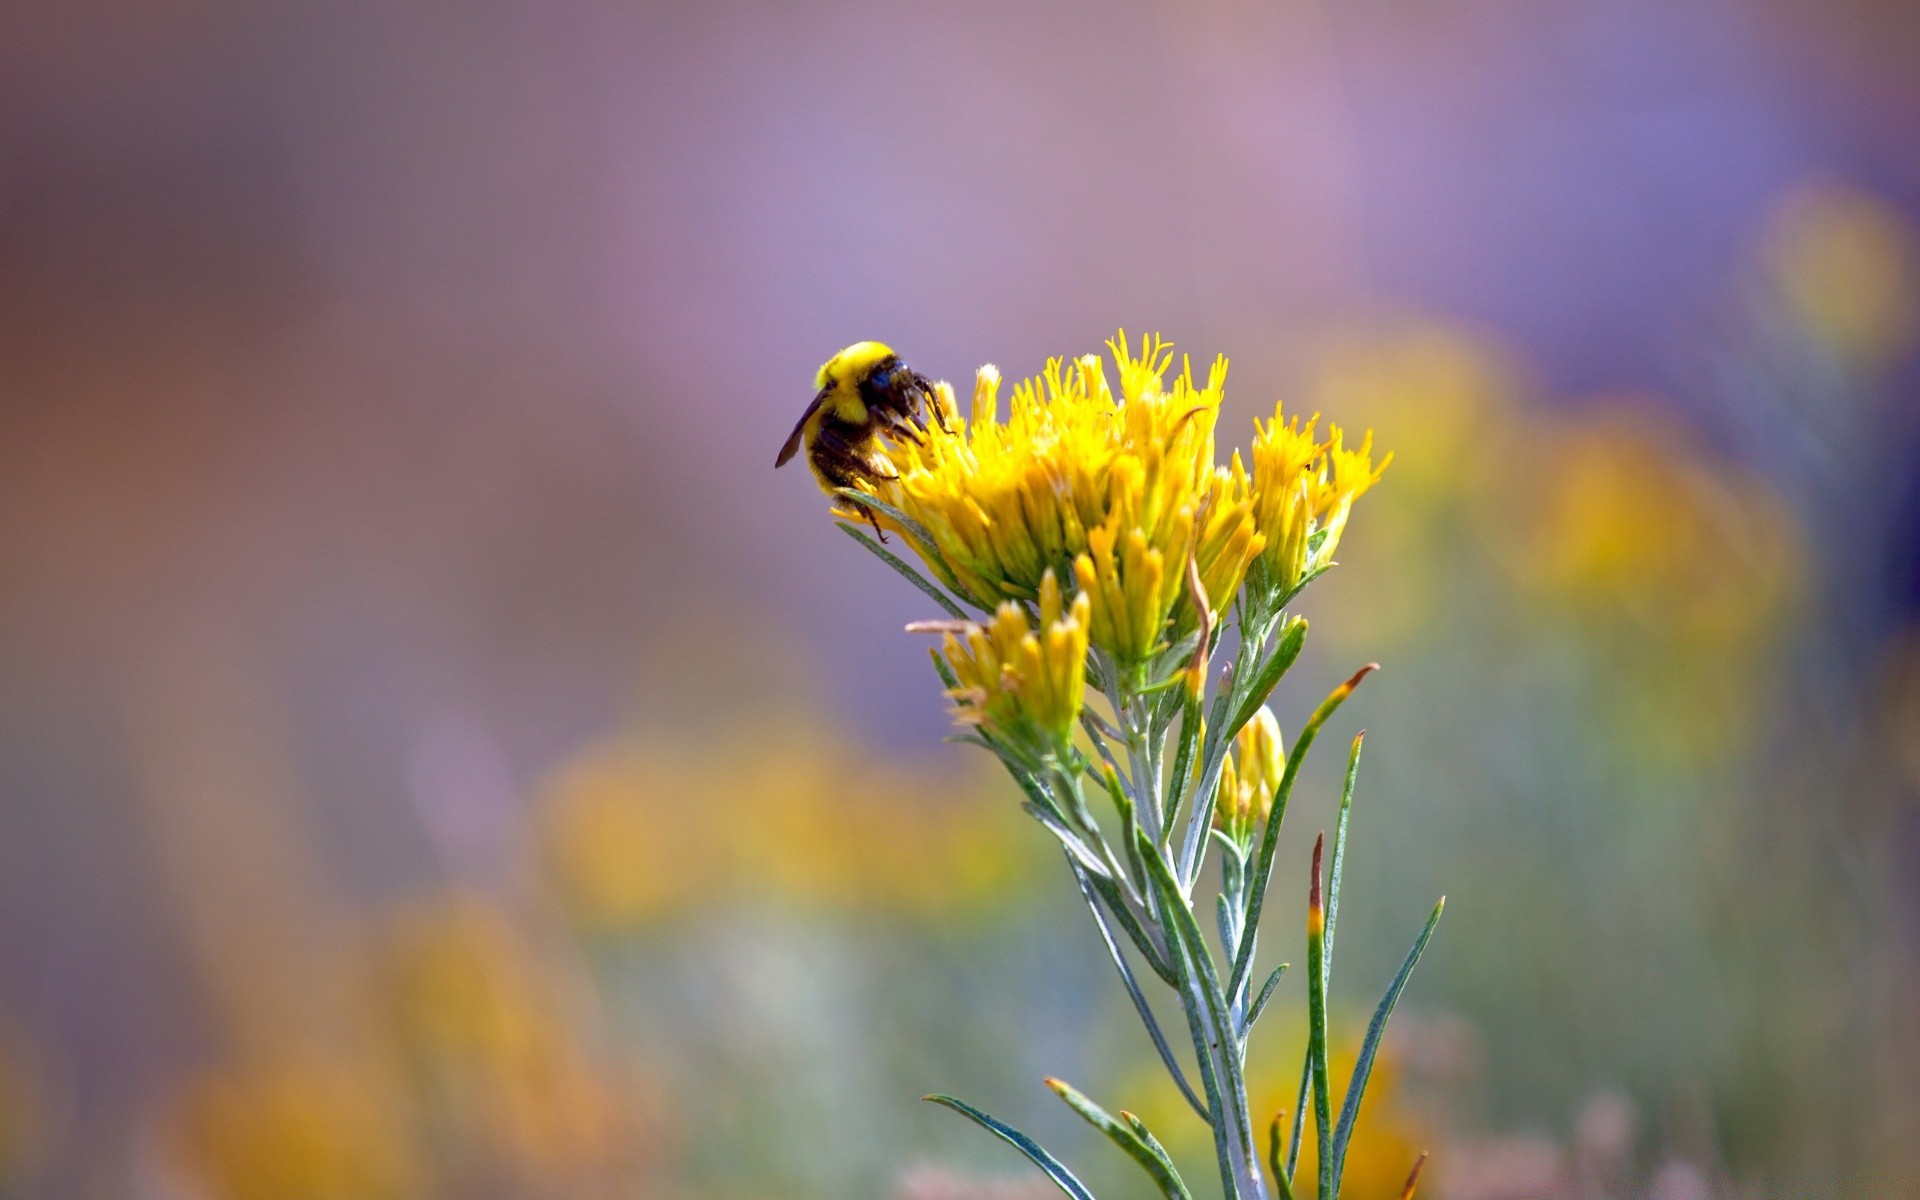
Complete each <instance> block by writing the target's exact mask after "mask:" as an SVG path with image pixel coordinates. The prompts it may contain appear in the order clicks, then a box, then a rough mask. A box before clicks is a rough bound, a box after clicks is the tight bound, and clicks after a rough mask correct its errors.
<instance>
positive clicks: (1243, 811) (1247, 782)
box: [1214, 704, 1287, 839]
mask: <svg viewBox="0 0 1920 1200" xmlns="http://www.w3.org/2000/svg"><path fill="white" fill-rule="evenodd" d="M1286 765H1287V754H1286V749H1285V747H1284V746H1283V745H1282V744H1281V739H1280V723H1279V722H1278V721H1276V720H1274V717H1273V711H1272V710H1271V709H1269V708H1267V707H1266V706H1265V705H1264V704H1263V705H1261V706H1260V711H1259V712H1256V713H1255V714H1253V719H1252V720H1250V721H1248V722H1247V723H1246V724H1245V725H1243V726H1241V728H1240V732H1239V734H1238V735H1237V736H1236V737H1235V738H1234V740H1233V753H1232V754H1231V755H1229V756H1228V758H1227V761H1226V762H1225V763H1223V764H1222V765H1221V769H1220V791H1219V793H1218V794H1217V795H1216V797H1215V798H1214V823H1215V824H1217V825H1218V826H1219V827H1220V828H1221V829H1222V830H1223V831H1225V832H1226V833H1227V835H1228V836H1229V837H1233V838H1236V839H1237V838H1242V837H1245V836H1246V835H1247V834H1249V833H1251V832H1252V831H1253V830H1254V829H1256V828H1258V827H1259V826H1260V825H1261V824H1263V823H1264V822H1265V821H1266V819H1267V816H1268V814H1269V813H1270V812H1272V810H1273V794H1274V791H1275V789H1277V788H1278V787H1279V786H1280V776H1281V775H1282V774H1283V773H1284V772H1285V770H1286Z"/></svg>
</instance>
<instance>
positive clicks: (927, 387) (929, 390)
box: [913, 371, 953, 433]
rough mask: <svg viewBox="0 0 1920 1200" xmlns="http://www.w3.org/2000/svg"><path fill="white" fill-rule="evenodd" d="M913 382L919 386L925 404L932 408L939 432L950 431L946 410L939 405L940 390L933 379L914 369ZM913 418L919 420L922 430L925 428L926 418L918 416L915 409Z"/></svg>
mask: <svg viewBox="0 0 1920 1200" xmlns="http://www.w3.org/2000/svg"><path fill="white" fill-rule="evenodd" d="M913 382H914V383H915V384H916V385H918V386H919V388H920V392H921V395H922V396H923V397H924V399H925V400H926V406H927V407H928V408H931V409H932V410H933V419H934V421H935V422H937V423H938V424H939V426H940V432H941V433H952V432H953V430H951V429H949V428H947V410H946V409H944V408H941V407H940V390H939V389H938V388H936V387H934V386H933V380H931V379H928V378H927V377H926V376H925V375H922V374H920V373H919V372H917V371H916V372H915V373H914V376H913ZM914 419H915V420H916V421H918V422H919V424H920V428H921V429H922V430H925V429H926V427H927V419H926V418H925V417H923V416H920V415H919V412H918V410H917V409H916V410H915V414H914Z"/></svg>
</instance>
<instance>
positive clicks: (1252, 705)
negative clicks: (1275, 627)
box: [1222, 617, 1307, 738]
mask: <svg viewBox="0 0 1920 1200" xmlns="http://www.w3.org/2000/svg"><path fill="white" fill-rule="evenodd" d="M1306 640H1307V621H1306V618H1305V617H1295V618H1294V619H1293V620H1291V621H1288V622H1287V627H1286V630H1285V631H1284V632H1282V633H1281V635H1280V644H1279V645H1277V646H1275V647H1274V648H1273V653H1272V654H1269V655H1268V656H1267V660H1266V661H1265V662H1263V663H1261V664H1260V670H1259V674H1257V675H1255V676H1254V677H1253V681H1252V683H1251V684H1250V685H1249V686H1248V688H1247V691H1246V696H1245V699H1243V700H1241V702H1240V708H1239V709H1238V711H1236V712H1235V713H1234V714H1233V720H1231V721H1229V722H1227V728H1226V729H1225V730H1224V731H1223V733H1222V736H1223V737H1229V738H1230V737H1232V736H1233V735H1234V734H1236V733H1238V732H1240V727H1241V726H1242V725H1245V724H1246V723H1247V722H1248V721H1251V720H1252V719H1253V714H1254V713H1257V712H1259V711H1260V706H1261V705H1262V704H1265V703H1266V702H1267V697H1268V696H1271V695H1273V689H1274V688H1275V687H1277V686H1279V683H1280V677H1281V676H1283V675H1285V674H1286V673H1287V669H1288V668H1289V667H1291V666H1293V664H1294V661H1295V660H1296V659H1298V658H1299V657H1300V648H1301V646H1303V645H1305V644H1306Z"/></svg>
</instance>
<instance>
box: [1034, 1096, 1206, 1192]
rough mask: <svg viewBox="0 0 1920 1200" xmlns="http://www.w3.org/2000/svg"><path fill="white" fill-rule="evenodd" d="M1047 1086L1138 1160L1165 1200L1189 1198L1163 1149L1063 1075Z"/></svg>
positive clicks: (1128, 1154) (1184, 1186)
mask: <svg viewBox="0 0 1920 1200" xmlns="http://www.w3.org/2000/svg"><path fill="white" fill-rule="evenodd" d="M1047 1086H1048V1087H1049V1088H1051V1089H1053V1094H1054V1095H1056V1096H1058V1097H1060V1099H1062V1100H1064V1101H1066V1104H1067V1107H1068V1108H1071V1109H1072V1110H1073V1111H1075V1112H1077V1113H1079V1114H1080V1115H1081V1116H1082V1117H1083V1118H1085V1119H1086V1122H1087V1124H1089V1125H1091V1126H1093V1127H1094V1128H1095V1129H1098V1130H1099V1131H1100V1132H1101V1133H1104V1134H1106V1135H1107V1138H1108V1140H1110V1141H1112V1142H1113V1144H1114V1145H1116V1146H1118V1147H1120V1149H1121V1150H1122V1151H1124V1152H1125V1153H1126V1155H1127V1157H1129V1158H1131V1159H1133V1161H1135V1162H1137V1163H1139V1164H1140V1167H1141V1169H1142V1170H1144V1171H1146V1173H1147V1174H1148V1175H1149V1176H1151V1177H1152V1178H1153V1182H1154V1183H1155V1185H1157V1186H1158V1187H1159V1189H1160V1194H1161V1195H1163V1196H1165V1197H1166V1198H1167V1200H1193V1197H1192V1195H1191V1194H1189V1193H1188V1191H1187V1185H1186V1184H1184V1183H1182V1182H1181V1181H1180V1173H1179V1172H1178V1171H1175V1170H1174V1169H1173V1164H1172V1163H1171V1162H1169V1161H1167V1159H1166V1157H1165V1151H1162V1152H1161V1153H1160V1154H1158V1155H1156V1154H1155V1153H1154V1152H1153V1150H1152V1149H1151V1148H1150V1147H1148V1145H1147V1143H1146V1142H1145V1141H1143V1140H1142V1139H1141V1137H1140V1135H1139V1134H1138V1133H1135V1132H1134V1131H1133V1129H1132V1128H1131V1127H1130V1126H1128V1125H1126V1124H1123V1123H1122V1122H1121V1121H1119V1120H1118V1119H1116V1118H1115V1117H1113V1116H1112V1115H1111V1114H1110V1113H1108V1112H1107V1110H1106V1109H1104V1108H1101V1107H1100V1106H1099V1105H1098V1104H1095V1103H1094V1102H1093V1101H1092V1100H1089V1099H1088V1098H1087V1097H1086V1096H1085V1095H1084V1094H1082V1093H1081V1092H1080V1091H1079V1089H1077V1088H1075V1087H1074V1086H1073V1085H1072V1084H1070V1083H1068V1082H1067V1081H1066V1080H1064V1079H1053V1078H1049V1079H1048V1080H1047Z"/></svg>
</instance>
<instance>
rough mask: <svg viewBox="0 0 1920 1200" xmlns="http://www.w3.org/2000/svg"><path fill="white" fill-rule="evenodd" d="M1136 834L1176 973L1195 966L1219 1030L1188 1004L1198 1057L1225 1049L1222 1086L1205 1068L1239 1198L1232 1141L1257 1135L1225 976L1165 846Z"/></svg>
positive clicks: (1226, 1175) (1219, 1138) (1230, 1184)
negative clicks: (1250, 1121) (1249, 1116)
mask: <svg viewBox="0 0 1920 1200" xmlns="http://www.w3.org/2000/svg"><path fill="white" fill-rule="evenodd" d="M1135 836H1136V837H1138V838H1139V840H1140V843H1141V845H1140V856H1141V858H1142V859H1144V860H1145V862H1146V867H1147V881H1148V883H1149V884H1151V885H1152V889H1153V894H1154V896H1155V897H1156V898H1157V899H1158V900H1159V901H1160V908H1161V910H1162V913H1163V916H1162V918H1161V926H1162V928H1164V929H1166V930H1168V932H1169V933H1170V934H1171V936H1170V937H1169V939H1168V945H1167V952H1168V954H1169V955H1170V956H1171V957H1173V958H1174V967H1175V973H1176V974H1180V973H1182V972H1180V970H1179V967H1180V964H1181V963H1182V962H1186V963H1189V964H1191V966H1192V970H1193V976H1192V977H1193V978H1194V979H1195V980H1196V981H1197V984H1198V986H1197V987H1196V988H1195V991H1196V992H1197V993H1198V996H1199V999H1200V1001H1201V1006H1203V1007H1204V1008H1205V1009H1206V1013H1205V1017H1206V1021H1207V1024H1208V1025H1211V1026H1212V1029H1213V1035H1212V1037H1211V1038H1209V1037H1208V1036H1207V1034H1206V1031H1205V1029H1203V1028H1202V1027H1201V1026H1200V1024H1199V1021H1200V1017H1201V1014H1199V1013H1197V1012H1194V1011H1193V1006H1190V1005H1189V1006H1185V1007H1187V1008H1188V1020H1189V1022H1190V1023H1191V1024H1192V1026H1193V1033H1194V1038H1195V1047H1194V1049H1195V1053H1196V1055H1199V1054H1200V1049H1201V1045H1202V1044H1203V1043H1204V1044H1208V1045H1212V1046H1217V1047H1219V1056H1220V1067H1221V1074H1222V1076H1223V1078H1221V1079H1219V1080H1218V1081H1217V1084H1216V1081H1215V1079H1214V1076H1213V1074H1212V1072H1211V1070H1209V1069H1208V1067H1207V1062H1206V1059H1207V1057H1210V1056H1204V1055H1203V1056H1201V1068H1202V1077H1203V1080H1204V1082H1205V1083H1206V1084H1207V1103H1208V1109H1209V1111H1211V1112H1213V1113H1214V1114H1215V1118H1216V1119H1215V1120H1214V1122H1213V1132H1214V1142H1215V1149H1216V1151H1217V1152H1218V1154H1219V1157H1220V1168H1221V1171H1222V1173H1223V1178H1222V1183H1223V1185H1224V1187H1225V1191H1226V1193H1227V1194H1228V1195H1233V1194H1234V1192H1235V1187H1236V1185H1235V1183H1234V1181H1233V1175H1232V1155H1233V1153H1235V1152H1233V1151H1230V1150H1229V1149H1228V1141H1227V1139H1229V1138H1239V1137H1241V1136H1242V1134H1243V1133H1244V1134H1245V1135H1247V1136H1249V1137H1250V1136H1251V1132H1252V1131H1251V1129H1247V1128H1245V1112H1244V1110H1243V1109H1241V1108H1240V1107H1239V1106H1241V1105H1244V1104H1245V1101H1246V1095H1247V1084H1246V1080H1245V1079H1244V1078H1243V1077H1242V1074H1241V1064H1240V1055H1239V1054H1238V1049H1239V1040H1238V1038H1237V1037H1236V1036H1235V1034H1234V1032H1233V1020H1232V1017H1231V1015H1230V1014H1229V1013H1228V1011H1227V1002H1226V994H1225V993H1224V992H1222V991H1221V990H1220V977H1219V975H1218V973H1217V972H1216V971H1215V970H1214V965H1213V956H1212V955H1211V954H1210V953H1209V952H1208V950H1207V943H1206V938H1205V936H1204V935H1203V934H1202V933H1201V932H1200V925H1199V923H1198V922H1197V921H1195V920H1194V918H1193V911H1192V909H1190V908H1189V907H1188V906H1187V899H1186V897H1185V896H1184V895H1182V894H1181V891H1180V884H1179V882H1178V881H1176V880H1175V879H1174V877H1173V869H1172V868H1171V867H1169V866H1168V865H1167V860H1166V859H1165V858H1164V857H1163V856H1162V855H1161V854H1160V851H1159V848H1158V847H1156V846H1154V845H1153V844H1152V843H1151V840H1150V839H1149V838H1148V837H1147V835H1146V831H1145V830H1138V829H1137V830H1136V831H1135ZM1216 1089H1217V1090H1216ZM1226 1100H1230V1101H1232V1102H1233V1103H1234V1105H1235V1106H1236V1109H1235V1111H1233V1112H1229V1111H1227V1109H1226V1108H1225V1107H1223V1101H1226ZM1247 1149H1248V1150H1251V1149H1252V1147H1251V1146H1248V1147H1247ZM1248 1165H1249V1167H1250V1168H1251V1169H1252V1170H1254V1171H1258V1170H1259V1167H1258V1166H1257V1165H1255V1164H1252V1163H1249V1164H1248Z"/></svg>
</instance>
